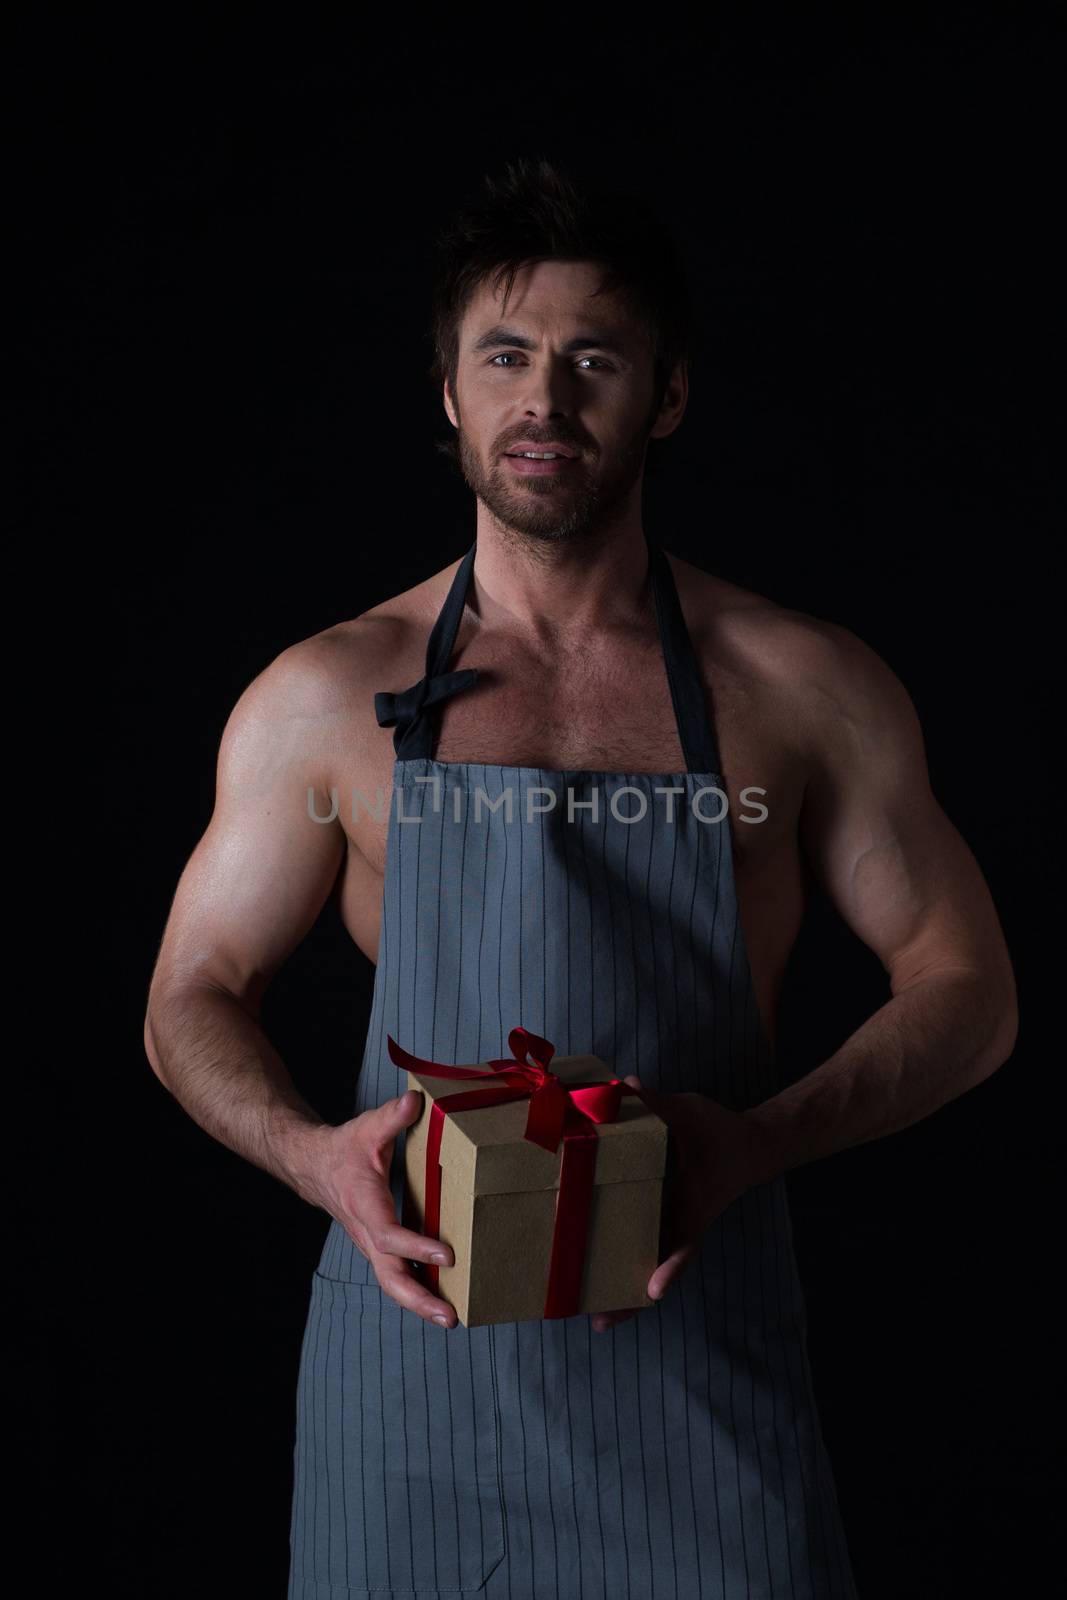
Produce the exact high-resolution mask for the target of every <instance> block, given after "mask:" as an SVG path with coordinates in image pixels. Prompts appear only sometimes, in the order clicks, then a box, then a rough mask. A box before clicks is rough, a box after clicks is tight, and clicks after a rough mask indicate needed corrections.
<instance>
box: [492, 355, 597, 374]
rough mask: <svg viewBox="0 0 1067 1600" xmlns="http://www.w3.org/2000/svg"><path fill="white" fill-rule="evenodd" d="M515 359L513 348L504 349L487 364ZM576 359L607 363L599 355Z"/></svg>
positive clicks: (506, 370)
mask: <svg viewBox="0 0 1067 1600" xmlns="http://www.w3.org/2000/svg"><path fill="white" fill-rule="evenodd" d="M517 359H518V357H517V356H516V354H515V352H514V351H513V350H504V351H502V352H501V354H500V355H498V356H493V357H491V359H490V362H489V365H490V366H491V367H495V366H496V364H497V362H498V361H515V360H517ZM578 360H579V362H583V361H595V362H596V364H597V366H598V367H606V366H607V365H608V363H607V362H606V361H603V360H601V358H600V356H579V357H578ZM498 370H499V371H501V372H510V371H511V368H510V367H500V368H498Z"/></svg>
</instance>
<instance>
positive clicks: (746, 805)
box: [346, 641, 803, 875]
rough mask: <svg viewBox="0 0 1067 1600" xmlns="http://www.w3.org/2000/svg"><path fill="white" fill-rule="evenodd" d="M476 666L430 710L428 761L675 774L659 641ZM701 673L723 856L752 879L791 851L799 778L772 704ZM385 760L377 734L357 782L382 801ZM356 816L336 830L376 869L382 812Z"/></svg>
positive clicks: (381, 856) (382, 843) (675, 743)
mask: <svg viewBox="0 0 1067 1600" xmlns="http://www.w3.org/2000/svg"><path fill="white" fill-rule="evenodd" d="M472 664H474V663H473V662H470V663H468V662H462V661H460V660H458V659H455V660H454V661H453V663H452V665H453V667H459V666H461V665H472ZM477 666H478V672H479V678H478V682H477V684H475V685H474V686H473V687H472V688H470V689H468V690H465V691H464V692H462V693H460V694H457V695H455V696H454V697H453V698H452V699H450V700H447V701H444V702H443V703H442V704H441V705H440V706H439V707H438V708H437V711H436V738H435V742H434V757H435V759H436V760H438V761H442V762H449V763H456V764H467V763H473V764H483V763H484V764H485V765H487V766H504V767H539V768H541V769H542V770H544V771H551V772H579V771H584V772H590V773H601V774H607V773H612V774H622V773H655V774H662V775H673V774H679V773H684V772H685V771H686V759H685V754H684V752H683V749H682V744H681V739H680V736H679V731H678V721H677V716H676V713H675V708H674V703H673V700H672V697H671V691H670V684H669V681H668V678H667V673H666V669H665V666H664V663H663V657H662V653H661V651H660V649H659V646H658V641H657V642H656V647H655V648H654V649H651V648H644V647H642V648H636V649H633V650H631V651H630V652H629V653H628V654H627V655H626V656H625V657H623V656H619V657H614V658H612V657H604V658H600V659H597V660H593V659H589V660H587V661H582V660H580V659H573V658H572V659H571V660H569V661H568V662H567V663H566V664H565V665H561V666H558V667H556V668H546V667H545V665H544V663H543V662H542V663H539V664H538V663H533V662H516V661H515V660H514V659H511V660H500V659H496V660H494V659H492V658H490V659H486V658H485V656H484V655H483V656H482V657H480V658H479V660H478V662H477ZM702 670H703V674H704V691H705V703H706V704H707V705H708V707H709V715H710V717H711V720H712V728H713V733H714V738H715V743H716V746H717V749H718V753H719V763H718V766H719V787H721V788H722V790H723V792H724V794H725V795H726V797H727V802H728V805H729V815H730V818H731V826H730V829H729V832H730V842H731V849H732V853H733V858H734V861H735V863H736V864H737V866H738V868H739V869H740V871H741V872H742V873H746V872H747V873H749V874H756V873H758V872H759V870H760V869H761V866H763V865H765V864H767V863H768V862H770V861H771V860H772V859H774V858H775V857H780V854H781V851H782V849H783V847H785V848H788V845H789V841H790V840H792V841H793V843H794V846H795V842H796V833H797V827H796V824H797V814H798V810H799V802H800V798H801V795H802V790H803V777H802V774H800V773H799V772H798V770H797V767H796V763H795V760H794V759H793V757H792V756H791V753H790V751H791V747H790V742H789V739H788V737H787V730H785V729H782V728H780V727H779V726H777V725H776V720H775V716H774V713H773V708H768V707H767V706H766V705H761V704H759V702H758V698H757V697H756V696H755V695H754V694H753V692H752V691H751V689H750V688H748V687H747V686H746V685H744V684H742V683H739V682H737V681H736V679H734V678H733V677H732V676H731V675H730V674H729V673H728V672H726V671H719V670H716V668H715V666H714V664H713V663H705V664H703V669H702ZM394 759H395V755H394V751H393V744H392V730H391V729H381V730H377V731H376V734H375V736H374V738H373V740H372V742H371V746H370V757H369V767H368V770H367V772H366V774H365V776H366V779H367V785H365V787H370V788H373V790H374V793H375V795H376V796H377V797H379V798H382V797H387V796H391V789H392V783H393V762H394ZM394 803H395V802H394ZM360 813H361V814H360V815H359V816H358V817H357V816H356V815H355V814H353V816H352V818H351V819H350V820H349V821H348V822H347V823H346V831H347V832H348V834H349V837H350V840H351V842H352V843H353V845H355V846H356V848H357V849H358V851H359V853H360V855H361V856H362V857H363V858H364V860H365V862H366V863H367V864H368V866H369V867H370V868H371V869H372V870H373V871H375V872H376V873H378V874H379V875H381V874H384V871H385V865H386V842H387V835H388V809H387V807H383V806H381V805H380V804H379V805H377V806H376V807H375V808H374V809H372V808H370V807H369V806H365V807H361V808H360ZM757 819H758V820H757Z"/></svg>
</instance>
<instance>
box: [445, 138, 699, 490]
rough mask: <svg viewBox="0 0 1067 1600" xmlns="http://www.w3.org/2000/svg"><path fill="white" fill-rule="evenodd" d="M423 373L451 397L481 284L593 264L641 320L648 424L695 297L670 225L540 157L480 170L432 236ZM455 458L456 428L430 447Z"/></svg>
mask: <svg viewBox="0 0 1067 1600" xmlns="http://www.w3.org/2000/svg"><path fill="white" fill-rule="evenodd" d="M435 251H436V270H435V274H434V286H433V304H432V329H431V337H432V340H433V361H432V363H431V366H430V369H429V378H430V381H431V382H432V383H433V385H434V387H435V388H436V389H437V391H438V393H440V390H441V385H442V384H443V382H444V380H445V378H447V379H448V384H449V390H450V392H451V393H452V395H453V396H455V393H456V372H457V368H458V364H459V327H460V323H461V322H462V320H463V316H464V313H465V312H466V309H467V307H468V305H469V304H470V301H471V298H472V297H473V295H474V293H475V292H476V290H477V289H478V288H480V287H481V286H482V285H483V284H485V283H489V282H491V283H492V287H493V291H494V293H496V292H499V290H500V285H501V283H505V285H506V286H505V290H504V303H505V304H506V302H507V297H508V295H509V294H510V293H511V289H512V285H513V283H514V280H515V276H516V273H517V272H518V271H519V270H520V268H522V267H524V266H527V265H530V264H532V263H533V262H536V261H594V262H597V263H598V264H600V265H601V266H603V268H604V275H603V277H602V279H601V284H600V288H599V290H598V291H597V292H598V293H601V294H608V293H612V292H616V291H617V292H619V293H620V295H621V296H622V298H623V299H624V301H625V302H626V304H627V305H628V306H629V308H630V310H631V312H632V313H633V314H634V315H635V316H636V317H637V319H638V320H639V321H640V322H641V323H642V324H643V325H644V327H645V329H646V331H647V333H648V337H649V342H650V344H651V346H652V354H653V385H654V402H653V405H652V406H651V407H650V411H649V426H651V423H652V420H653V419H654V417H655V415H656V412H657V411H658V410H659V407H660V405H661V403H662V400H663V394H664V391H665V389H666V385H667V382H668V380H669V378H670V376H671V373H672V371H673V370H674V368H675V366H676V365H677V363H678V362H679V361H685V362H687V363H691V361H692V348H691V344H692V302H691V298H690V294H689V286H688V282H687V279H686V274H685V269H684V266H683V264H682V261H681V257H680V255H679V252H678V249H677V246H676V244H675V241H674V237H673V235H672V233H671V230H670V229H669V228H668V227H667V225H666V224H665V223H664V222H663V221H662V220H661V219H660V218H659V217H658V216H657V215H656V214H655V212H654V211H653V210H652V208H651V206H650V204H649V203H648V202H647V201H646V200H645V199H644V198H643V197H642V196H639V195H636V194H632V193H628V192H621V191H618V190H613V189H606V188H604V187H602V186H601V185H599V184H592V183H588V182H587V183H582V184H580V185H579V183H578V182H577V181H576V180H575V179H574V177H573V176H572V175H571V174H570V173H569V172H568V171H566V170H565V169H564V168H563V167H561V166H560V164H559V163H558V162H557V163H553V162H551V161H549V160H548V159H547V158H546V157H545V156H543V155H541V156H536V157H533V158H527V157H523V156H520V157H518V158H517V159H516V160H514V161H512V162H511V163H509V164H508V165H507V166H506V167H505V169H504V172H503V174H502V176H500V177H497V178H494V177H491V176H490V175H488V174H486V175H485V177H484V190H483V192H481V193H478V194H476V195H474V196H472V197H470V198H468V199H467V200H466V201H464V202H463V204H462V205H461V206H460V208H459V209H458V210H457V211H456V212H455V213H454V214H453V216H452V217H451V218H450V220H449V221H448V222H447V223H446V225H445V226H444V227H443V228H442V229H441V230H440V232H439V233H438V234H437V236H436V240H435ZM437 448H438V449H439V450H440V451H441V452H442V454H444V455H446V456H449V457H450V458H451V459H452V460H453V461H454V462H458V459H459V449H458V445H457V442H456V437H455V430H454V429H452V428H451V427H450V428H449V430H448V437H447V439H446V440H445V441H443V442H440V443H438V444H437Z"/></svg>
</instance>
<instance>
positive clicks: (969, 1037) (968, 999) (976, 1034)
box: [745, 974, 1015, 1182]
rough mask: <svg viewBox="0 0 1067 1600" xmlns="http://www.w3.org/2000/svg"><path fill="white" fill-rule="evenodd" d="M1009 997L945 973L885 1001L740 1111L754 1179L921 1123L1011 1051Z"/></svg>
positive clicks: (1012, 1029)
mask: <svg viewBox="0 0 1067 1600" xmlns="http://www.w3.org/2000/svg"><path fill="white" fill-rule="evenodd" d="M1011 987H1012V993H1011V995H1010V997H1009V996H1007V995H998V994H997V992H996V991H995V989H994V988H993V987H992V986H991V985H990V984H988V983H987V982H985V981H979V980H977V979H975V978H974V977H973V976H971V975H966V976H961V975H956V974H941V975H939V976H936V977H931V978H928V979H925V980H924V981H923V982H921V983H916V984H913V985H912V986H911V987H909V988H908V989H906V990H904V991H903V992H902V993H900V994H898V995H894V997H893V998H892V999H891V1000H889V1001H887V1002H886V1004H885V1005H884V1006H882V1007H881V1008H880V1010H878V1011H876V1012H875V1013H874V1015H873V1016H872V1017H870V1018H868V1020H867V1021H866V1022H865V1023H864V1024H863V1026H862V1027H860V1028H858V1029H857V1030H856V1032H855V1033H854V1034H852V1035H851V1036H850V1037H849V1038H848V1039H846V1041H845V1043H844V1044H843V1045H842V1046H841V1048H840V1049H839V1050H837V1051H835V1052H834V1054H833V1055H832V1056H831V1057H830V1058H829V1060H827V1061H825V1062H823V1064H822V1066H820V1067H818V1068H816V1069H815V1071H814V1072H811V1073H809V1074H808V1075H807V1077H805V1078H801V1079H800V1081H799V1082H797V1083H794V1084H791V1085H790V1086H789V1088H787V1089H784V1090H783V1091H782V1092H781V1093H780V1094H777V1095H774V1096H773V1097H772V1098H771V1099H770V1100H765V1101H764V1102H763V1103H762V1104H761V1105H759V1106H755V1107H753V1108H752V1109H751V1110H749V1111H747V1112H746V1113H745V1116H746V1120H747V1121H749V1123H750V1124H751V1125H752V1126H753V1127H754V1129H755V1130H756V1133H757V1135H758V1137H757V1148H758V1149H759V1150H760V1151H761V1152H762V1154H761V1157H760V1160H761V1164H762V1170H761V1172H760V1175H759V1178H758V1179H757V1181H758V1182H767V1181H769V1180H770V1179H771V1178H773V1177H777V1176H778V1174H779V1173H782V1172H787V1171H789V1169H790V1168H792V1167H797V1166H801V1165H803V1164H805V1163H806V1162H809V1161H818V1160H819V1159H820V1158H821V1157H823V1156H828V1155H832V1154H834V1152H835V1151H838V1150H846V1149H848V1148H849V1147H850V1146H852V1145H857V1144H865V1143H867V1142H868V1141H870V1140H872V1139H884V1138H885V1137H886V1135H887V1134H891V1133H897V1132H898V1131H899V1130H900V1129H901V1128H906V1127H908V1126H910V1124H911V1123H913V1122H920V1121H921V1120H922V1119H923V1117H928V1116H929V1115H930V1114H931V1112H934V1111H936V1110H938V1109H939V1107H941V1106H943V1105H945V1104H946V1103H947V1102H948V1101H949V1100H954V1099H955V1098H956V1097H957V1096H958V1095H961V1094H964V1093H965V1092H966V1091H967V1090H968V1089H972V1088H974V1087H975V1086H976V1085H977V1084H978V1083H980V1082H981V1081H982V1079H983V1078H986V1077H988V1076H989V1074H990V1073H991V1072H994V1071H996V1069H997V1067H999V1066H1001V1065H1002V1064H1003V1062H1004V1061H1006V1060H1007V1058H1008V1056H1009V1055H1010V1053H1011V1049H1012V1046H1013V1044H1014V1037H1015V1002H1014V988H1013V985H1012V986H1011Z"/></svg>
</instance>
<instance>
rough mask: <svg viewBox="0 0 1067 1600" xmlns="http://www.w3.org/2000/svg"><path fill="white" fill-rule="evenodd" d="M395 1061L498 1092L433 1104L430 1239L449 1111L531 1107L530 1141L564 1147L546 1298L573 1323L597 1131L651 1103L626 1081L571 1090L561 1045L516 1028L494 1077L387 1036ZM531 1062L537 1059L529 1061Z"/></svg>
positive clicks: (433, 1277)
mask: <svg viewBox="0 0 1067 1600" xmlns="http://www.w3.org/2000/svg"><path fill="white" fill-rule="evenodd" d="M386 1038H387V1041H388V1048H389V1056H390V1059H391V1060H392V1061H393V1062H394V1064H395V1065H396V1066H398V1067H402V1068H406V1069H407V1070H408V1071H409V1072H414V1073H422V1074H424V1075H425V1076H427V1077H431V1078H460V1079H471V1078H491V1079H492V1080H493V1083H492V1087H491V1088H485V1089H482V1090H475V1091H474V1092H473V1093H467V1094H449V1095H443V1096H440V1097H439V1098H438V1099H436V1100H433V1101H432V1102H431V1107H430V1126H429V1131H428V1135H427V1140H426V1204H425V1216H424V1219H423V1225H424V1228H425V1231H426V1233H427V1235H429V1236H430V1237H431V1238H434V1239H437V1238H439V1237H440V1234H439V1231H438V1230H439V1228H440V1224H441V1163H440V1154H441V1131H442V1129H443V1127H444V1121H445V1113H446V1112H448V1111H450V1110H456V1111H459V1110H463V1111H475V1110H478V1109H480V1108H481V1107H482V1106H497V1105H503V1104H505V1103H506V1102H507V1101H509V1100H524V1099H527V1098H528V1099H529V1101H530V1109H529V1113H528V1115H527V1118H526V1130H525V1133H524V1135H523V1137H524V1138H526V1139H529V1140H530V1142H531V1143H532V1144H537V1145H540V1146H541V1148H542V1150H547V1151H548V1152H549V1153H550V1154H555V1152H556V1151H557V1150H558V1149H559V1143H560V1140H561V1139H562V1140H563V1156H562V1158H561V1161H560V1171H559V1197H558V1199H557V1202H556V1220H555V1226H554V1228H553V1232H552V1256H551V1260H550V1263H549V1269H548V1290H547V1293H546V1296H545V1309H544V1315H545V1316H546V1317H570V1316H573V1315H574V1314H575V1312H576V1311H577V1309H578V1297H579V1293H580V1291H581V1284H582V1268H583V1265H584V1263H585V1243H586V1233H587V1229H588V1225H589V1206H590V1201H591V1199H592V1193H593V1178H594V1174H595V1171H596V1142H597V1134H596V1126H595V1124H596V1123H598V1122H614V1121H615V1120H616V1119H617V1117H618V1114H619V1104H620V1102H621V1100H622V1097H623V1095H625V1094H636V1095H637V1096H638V1098H639V1099H642V1100H643V1099H644V1097H643V1095H642V1094H641V1091H640V1090H639V1089H634V1088H631V1086H630V1085H629V1084H628V1083H623V1081H622V1079H621V1078H609V1079H607V1080H600V1081H598V1082H591V1083H569V1084H568V1083H564V1082H563V1081H562V1079H560V1078H558V1077H557V1076H556V1074H555V1073H554V1072H550V1071H549V1066H548V1064H549V1062H550V1061H551V1060H552V1057H553V1056H554V1055H555V1053H556V1050H555V1045H553V1044H550V1043H549V1041H548V1040H547V1039H542V1038H541V1037H540V1036H539V1035H538V1034H536V1033H530V1032H529V1031H528V1030H527V1029H526V1028H512V1030H511V1032H510V1033H509V1034H508V1044H509V1046H510V1047H511V1053H512V1056H513V1057H514V1060H511V1061H509V1060H508V1059H507V1058H506V1057H505V1058H504V1059H503V1060H498V1061H490V1062H489V1064H488V1069H487V1070H486V1069H482V1068H479V1067H451V1066H444V1065H443V1064H442V1063H441V1062H439V1061H423V1060H421V1059H420V1058H419V1057H418V1056H413V1055H409V1053H408V1052H407V1051H406V1050H404V1049H402V1048H401V1046H400V1045H398V1044H397V1042H396V1040H395V1039H394V1038H393V1037H392V1035H391V1034H388V1035H386ZM527 1056H533V1058H534V1059H533V1061H532V1062H531V1061H528V1060H527V1059H526V1058H527ZM427 1268H428V1278H429V1282H430V1286H431V1288H433V1289H435V1290H436V1289H437V1288H438V1283H439V1270H438V1268H437V1266H436V1265H435V1264H434V1263H432V1262H429V1263H427Z"/></svg>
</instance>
